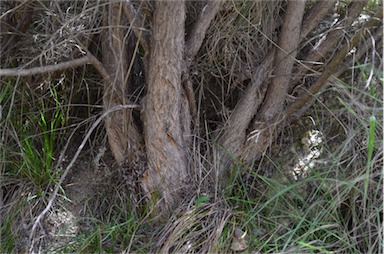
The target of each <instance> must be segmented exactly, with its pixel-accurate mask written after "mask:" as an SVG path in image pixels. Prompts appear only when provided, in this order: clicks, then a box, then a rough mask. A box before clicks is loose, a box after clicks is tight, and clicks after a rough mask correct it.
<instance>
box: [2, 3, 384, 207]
mask: <svg viewBox="0 0 384 254" xmlns="http://www.w3.org/2000/svg"><path fill="white" fill-rule="evenodd" d="M367 2H368V0H361V1H352V2H351V3H350V4H349V6H346V7H345V8H340V10H343V11H342V12H341V13H340V15H339V17H338V20H337V23H336V24H333V25H331V27H330V30H329V31H320V32H317V31H315V30H316V28H318V27H319V24H320V22H322V21H323V20H325V19H327V17H329V13H334V12H335V8H334V7H335V5H336V4H339V5H340V4H341V3H340V2H339V1H337V0H329V1H323V0H318V1H316V2H315V3H313V1H305V0H289V1H265V2H264V1H245V2H244V3H243V2H236V1H234V2H230V1H224V0H209V1H199V2H198V1H196V2H195V1H190V2H189V1H182V0H179V1H172V0H169V1H133V2H131V1H109V2H107V3H105V4H104V5H103V6H102V7H100V6H101V5H98V6H97V8H95V10H96V9H97V10H102V11H101V12H102V15H101V17H102V24H103V29H100V31H102V32H101V34H102V36H101V51H100V53H101V59H100V60H101V62H100V60H98V59H97V58H96V57H95V56H93V55H92V54H91V52H98V50H97V49H96V50H95V49H92V50H90V49H89V47H90V46H89V45H95V44H90V43H89V39H87V40H88V41H87V42H83V41H81V40H82V39H84V38H76V40H77V41H76V42H77V48H82V51H81V52H82V54H83V52H86V53H87V55H86V56H83V57H81V58H79V59H74V60H72V61H69V62H67V63H61V64H58V65H56V66H48V67H46V68H32V69H21V70H20V69H17V70H15V69H1V70H0V76H6V75H17V76H23V75H24V76H29V75H35V74H40V73H44V72H53V71H58V70H63V69H65V68H69V67H74V66H77V65H82V64H85V63H90V64H92V65H93V66H94V67H95V69H96V70H97V71H98V72H99V73H100V74H101V76H102V77H103V83H104V97H103V105H104V108H105V111H106V112H108V110H109V109H112V108H114V107H115V106H118V105H136V106H132V107H128V106H127V107H123V108H124V109H122V110H119V111H116V110H113V111H112V112H111V113H109V114H108V116H107V118H106V120H105V126H106V130H107V135H108V141H109V145H110V148H111V151H112V153H113V155H114V157H115V159H116V161H117V162H118V163H119V165H120V166H121V169H122V172H124V174H127V175H128V178H127V179H128V181H130V184H131V185H132V187H133V188H131V192H132V193H131V197H132V199H134V200H135V202H136V200H137V198H138V196H140V195H141V193H144V196H145V197H146V198H147V199H148V200H149V201H150V202H154V204H158V205H159V206H158V207H159V209H160V211H162V212H163V213H164V214H167V213H168V212H169V211H171V210H172V208H173V207H174V206H175V205H177V204H178V202H179V201H180V200H181V199H182V198H183V195H184V193H185V192H186V191H188V190H186V189H185V186H187V185H188V184H189V181H188V180H189V176H188V174H189V173H190V172H191V171H193V170H194V169H193V168H191V165H193V162H192V159H193V158H195V157H193V156H191V154H192V152H193V151H199V149H198V148H197V147H196V146H198V145H199V143H198V142H194V141H193V139H192V137H193V135H195V136H197V135H199V134H201V132H200V129H201V126H202V125H204V124H205V123H204V121H205V120H207V119H205V118H204V117H205V116H206V115H208V113H207V112H206V111H208V110H209V107H207V106H206V107H205V108H204V105H203V104H204V103H203V102H201V100H200V99H199V96H198V93H199V89H201V88H200V84H197V82H196V80H197V79H196V78H194V76H196V73H198V74H199V69H198V68H207V67H206V66H209V70H208V71H206V72H209V73H210V75H211V76H210V77H211V79H212V80H214V79H215V78H216V77H218V76H220V75H219V74H221V73H220V72H221V71H222V70H219V71H217V72H215V70H214V69H215V68H216V67H217V66H216V65H220V64H222V62H224V63H223V65H225V64H228V62H230V61H228V59H230V60H233V65H232V66H230V67H228V66H225V67H226V70H225V71H228V73H226V74H222V75H221V76H220V79H221V80H225V82H227V83H228V84H229V85H228V86H231V83H232V82H237V85H238V88H236V89H233V90H232V91H235V92H236V93H237V94H238V96H237V97H231V98H232V100H233V101H234V102H232V105H231V108H230V109H229V111H230V113H229V114H227V115H226V117H223V118H222V119H221V120H222V121H221V122H220V123H218V124H217V123H216V124H215V126H214V127H213V128H215V129H214V131H215V132H214V134H213V135H212V136H211V137H210V138H211V140H208V142H211V144H212V147H214V148H215V151H214V156H212V157H213V158H215V159H216V162H218V167H217V169H216V170H217V173H218V176H219V177H218V178H217V179H218V181H223V180H224V177H225V175H226V172H228V171H229V170H230V169H231V167H232V166H233V165H234V163H236V162H238V161H240V162H242V163H243V162H245V163H249V162H252V161H254V160H255V159H257V158H258V156H260V155H261V154H263V153H264V152H265V151H266V150H267V148H268V147H269V145H270V144H271V143H272V141H273V140H274V138H276V137H277V135H279V133H280V132H281V130H282V129H283V127H284V126H285V125H286V124H287V123H289V121H292V120H293V119H294V118H297V117H299V116H300V115H301V114H302V113H303V112H305V110H306V109H307V108H308V107H309V105H310V102H311V100H312V99H313V97H314V95H315V94H316V93H317V92H318V91H319V90H320V89H322V88H323V87H324V86H326V85H327V80H328V79H329V78H330V77H331V76H332V75H333V74H334V75H336V76H337V75H340V74H342V73H343V71H344V70H345V68H347V67H348V65H343V64H342V63H343V62H346V63H352V62H350V61H352V60H351V59H353V57H350V56H348V53H350V51H351V49H354V48H357V49H358V50H357V54H356V55H355V60H358V59H359V58H361V57H363V56H364V54H365V52H367V50H369V49H370V47H372V45H373V43H366V44H363V43H364V40H363V39H364V38H366V37H368V36H373V37H374V38H376V39H377V38H378V39H379V40H380V38H382V22H381V20H382V9H381V10H379V11H378V12H377V13H376V14H375V16H374V17H372V18H370V19H369V21H367V22H365V23H364V24H363V21H361V20H360V21H358V22H356V20H357V18H358V17H359V15H360V13H361V12H362V11H363V8H364V7H365V6H366V5H367ZM26 6H29V5H26ZM27 9H28V11H25V13H24V14H25V15H24V16H26V17H27V18H28V17H29V18H31V17H30V15H32V14H30V13H32V12H31V11H30V9H31V8H27ZM32 9H33V8H32ZM255 10H259V11H258V12H257V11H255ZM264 11H265V12H264ZM196 13H198V14H196ZM327 15H328V16H327ZM24 16H23V15H22V16H21V19H20V21H17V20H16V23H17V22H18V24H20V27H22V28H23V29H24V28H25V24H27V23H28V22H26V20H28V19H27V18H25V17H24ZM333 21H336V20H335V19H333V18H331V20H330V22H328V23H332V22H333ZM354 22H355V23H354ZM244 24H246V25H244ZM352 24H354V25H355V26H356V29H349V28H351V26H352ZM242 25H244V28H243V27H242ZM2 26H3V24H2ZM15 27H16V24H15ZM63 27H64V28H65V26H64V25H63ZM216 27H219V28H222V29H227V30H228V31H220V30H215V28H216ZM27 28H28V26H26V29H27ZM64 28H63V29H64ZM241 29H243V30H241ZM349 30H351V31H350V34H349V35H348V36H346V31H349ZM239 31H241V33H240V35H241V36H240V37H241V38H235V36H236V35H239ZM235 32H236V33H235ZM223 34H224V35H223ZM234 34H235V35H234ZM243 35H244V36H243ZM260 35H262V36H260ZM252 36H255V38H252ZM256 36H259V37H256ZM223 37H225V38H223ZM244 38H246V39H244ZM312 38H314V41H315V42H316V45H314V44H312V42H311V41H312ZM348 38H349V39H348ZM6 39H7V38H6ZM215 39H216V40H217V41H214V40H215ZM231 40H233V41H235V43H232V44H231V45H229V42H230V41H231ZM9 41H12V38H9ZM207 41H208V42H210V43H208V42H207ZM242 41H245V44H244V45H243V44H242ZM369 41H370V40H368V42H369ZM8 44H10V43H8ZM8 44H7V45H8ZM212 45H214V46H212ZM233 45H235V46H233ZM362 45H363V46H362ZM212 47H216V49H217V48H219V50H217V52H224V53H223V55H221V56H219V57H222V58H223V59H224V58H225V59H226V60H223V59H214V58H215V57H211V55H210V53H211V52H210V50H211V48H212ZM381 47H382V45H381ZM213 56H215V55H213ZM203 60H204V61H206V62H204V63H202V62H201V61H203ZM196 66H197V67H198V68H197V69H196ZM217 69H220V67H217ZM228 77H229V78H228ZM304 81H305V82H304ZM204 82H211V81H207V80H204ZM215 82H216V83H218V81H215V80H214V81H212V82H211V83H212V84H211V83H209V84H205V88H207V87H208V89H209V90H210V91H211V93H212V94H213V96H214V97H223V98H224V97H225V95H224V94H223V92H221V93H220V92H217V91H216V90H220V89H216V88H214V86H215V84H216V83H215ZM300 88H302V89H300ZM215 89H216V90H215ZM222 90H223V88H222ZM227 97H228V96H227ZM233 98H235V99H233ZM225 100H226V98H224V99H223V100H222V102H221V103H222V104H225V103H224V102H225ZM207 101H208V99H207ZM214 104H215V103H212V105H214ZM214 106H217V105H214ZM220 106H221V107H222V108H221V109H220V110H221V111H224V109H226V108H227V107H228V105H227V106H224V105H220ZM220 110H216V112H213V113H215V114H216V115H218V111H220ZM204 111H205V112H204ZM201 138H202V137H201ZM194 146H195V147H194ZM195 170H196V169H195ZM137 182H139V184H138V186H137V185H135V184H136V183H137Z"/></svg>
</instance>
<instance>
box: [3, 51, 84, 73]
mask: <svg viewBox="0 0 384 254" xmlns="http://www.w3.org/2000/svg"><path fill="white" fill-rule="evenodd" d="M90 62H91V59H90V57H89V56H83V57H81V58H78V59H75V60H70V61H67V62H62V63H59V64H55V65H48V66H40V67H34V68H30V69H20V68H13V69H0V76H20V77H21V76H32V75H36V74H43V73H47V72H55V71H61V70H65V69H69V68H73V67H76V66H79V65H83V64H88V63H90Z"/></svg>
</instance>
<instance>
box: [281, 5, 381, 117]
mask: <svg viewBox="0 0 384 254" xmlns="http://www.w3.org/2000/svg"><path fill="white" fill-rule="evenodd" d="M382 18H383V9H382V8H381V9H380V10H379V11H378V12H377V13H376V14H375V16H374V17H372V18H371V20H370V21H369V22H368V23H367V25H366V27H363V28H361V29H360V30H359V31H358V32H357V34H356V35H355V36H354V37H353V38H352V40H351V41H350V43H348V44H347V45H345V46H344V47H343V48H342V49H341V50H340V51H339V53H337V54H336V55H335V57H334V58H333V60H332V61H331V62H330V63H329V64H328V65H327V68H326V69H325V71H324V72H323V74H321V76H320V77H319V78H318V80H317V81H316V83H314V84H313V85H312V86H311V87H310V88H309V89H308V93H306V94H304V95H303V96H301V97H300V98H299V99H298V100H296V101H295V102H294V103H293V104H292V105H291V106H290V107H289V108H288V109H287V110H286V111H285V117H290V116H292V115H294V114H295V113H296V112H298V111H299V110H300V108H301V107H302V106H304V104H306V103H307V102H309V101H310V100H311V98H312V95H313V94H316V93H317V92H319V91H320V89H321V88H322V87H323V86H324V85H325V84H326V81H327V80H328V78H329V77H330V76H331V75H332V74H333V72H334V71H335V70H336V68H337V67H338V66H339V65H340V64H341V63H342V61H343V60H344V59H345V57H346V56H347V54H348V53H349V52H350V51H351V49H353V48H354V47H356V46H357V45H358V44H359V42H360V41H361V39H364V38H366V37H367V36H368V35H369V34H370V33H369V32H368V28H374V27H376V26H378V25H380V23H381V20H382ZM274 120H276V119H274Z"/></svg>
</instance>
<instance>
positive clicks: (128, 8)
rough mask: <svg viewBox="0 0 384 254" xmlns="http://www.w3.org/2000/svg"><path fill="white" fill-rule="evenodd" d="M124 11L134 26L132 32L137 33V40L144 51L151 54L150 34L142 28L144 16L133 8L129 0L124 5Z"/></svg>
mask: <svg viewBox="0 0 384 254" xmlns="http://www.w3.org/2000/svg"><path fill="white" fill-rule="evenodd" d="M123 10H124V13H125V15H127V18H128V20H129V23H130V24H131V26H132V30H133V32H134V33H135V35H136V38H137V39H138V40H139V41H140V44H141V46H143V48H144V51H145V52H146V53H149V38H148V34H147V33H146V32H144V31H143V29H142V26H143V24H144V17H143V15H142V14H141V13H140V12H139V11H137V10H135V7H133V5H132V3H131V1H129V0H126V1H125V4H124V5H123Z"/></svg>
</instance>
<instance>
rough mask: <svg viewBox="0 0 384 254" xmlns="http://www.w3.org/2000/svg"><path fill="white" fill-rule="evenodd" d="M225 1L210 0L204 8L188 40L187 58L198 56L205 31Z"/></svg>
mask: <svg viewBox="0 0 384 254" xmlns="http://www.w3.org/2000/svg"><path fill="white" fill-rule="evenodd" d="M223 2H224V1H222V0H210V1H208V3H207V5H206V6H205V7H204V8H203V10H202V12H201V14H200V16H199V19H198V20H197V21H196V23H195V24H194V26H193V28H192V31H191V35H190V37H189V38H188V40H187V42H186V49H185V52H186V56H187V58H189V59H193V58H194V57H195V56H196V54H197V52H198V51H199V49H200V47H201V45H202V43H203V40H204V38H205V33H206V32H207V29H208V27H209V25H210V24H211V21H212V19H213V18H214V17H215V16H216V13H217V12H218V11H219V9H220V7H221V5H222V4H223Z"/></svg>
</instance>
